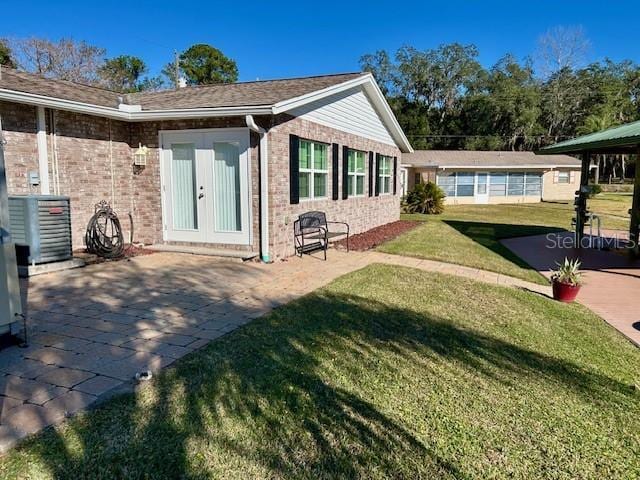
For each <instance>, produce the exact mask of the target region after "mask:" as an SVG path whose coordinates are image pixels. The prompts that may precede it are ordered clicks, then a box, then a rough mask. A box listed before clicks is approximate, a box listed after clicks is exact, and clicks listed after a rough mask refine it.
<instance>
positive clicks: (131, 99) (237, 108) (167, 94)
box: [0, 67, 412, 152]
mask: <svg viewBox="0 0 640 480" xmlns="http://www.w3.org/2000/svg"><path fill="white" fill-rule="evenodd" d="M357 88H361V89H363V90H364V92H365V93H366V94H367V96H368V97H369V99H370V100H371V103H372V105H373V107H374V108H375V109H376V111H377V112H378V114H379V115H380V118H381V120H382V121H383V122H384V123H385V126H386V128H387V129H388V130H389V132H390V133H391V135H392V136H393V139H394V141H395V143H396V145H398V146H399V147H400V149H401V150H402V151H406V152H410V151H412V148H411V144H410V143H409V140H408V139H407V137H406V136H405V134H404V132H403V131H402V128H401V127H400V124H399V123H398V120H397V119H396V118H395V115H394V114H393V111H392V110H391V107H389V104H388V103H387V101H386V99H385V98H384V95H383V94H382V92H381V91H380V88H379V87H378V85H377V84H376V82H375V80H374V78H373V76H372V75H371V74H370V73H362V72H360V73H342V74H336V75H320V76H315V77H301V78H287V79H281V80H258V81H255V82H239V83H230V84H223V85H200V86H194V87H184V88H179V89H177V90H162V91H158V92H138V93H130V94H122V93H119V92H114V91H111V90H107V89H104V88H100V87H94V86H89V85H82V84H79V83H74V82H69V81H65V80H53V79H50V78H45V77H42V76H39V75H33V74H29V73H24V72H19V71H16V70H13V69H9V68H6V67H2V68H0V100H5V101H9V102H16V103H25V104H29V105H37V106H39V107H46V108H53V109H60V110H68V111H72V112H78V113H85V114H89V115H98V116H102V117H106V118H112V119H116V120H124V121H131V122H135V121H153V120H175V119H184V118H207V117H216V116H218V117H221V116H234V115H277V114H279V113H283V112H288V111H291V110H292V109H294V108H297V107H300V106H303V105H310V104H312V103H313V102H317V101H320V100H322V99H324V98H328V99H330V98H331V97H332V96H335V95H337V94H338V93H341V92H346V91H352V89H357Z"/></svg>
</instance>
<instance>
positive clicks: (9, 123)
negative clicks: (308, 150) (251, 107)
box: [0, 102, 260, 251]
mask: <svg viewBox="0 0 640 480" xmlns="http://www.w3.org/2000/svg"><path fill="white" fill-rule="evenodd" d="M46 112H47V115H46V118H47V132H48V135H47V150H48V154H49V168H50V173H49V176H50V184H51V189H50V190H51V193H54V192H55V191H56V190H55V185H56V176H55V175H54V172H53V168H52V166H53V164H54V161H53V160H54V151H55V152H56V154H57V162H58V176H57V178H58V185H59V187H58V188H59V193H60V194H61V195H67V196H69V197H70V199H71V211H72V235H73V245H74V248H82V247H83V246H84V233H85V229H86V226H87V223H88V221H89V219H90V218H91V216H92V215H93V212H94V206H95V204H96V203H97V202H99V201H100V200H107V201H109V202H110V203H111V205H112V206H113V207H114V209H115V211H116V213H118V215H119V216H120V219H121V223H122V226H123V228H124V230H125V232H124V233H125V240H126V241H128V239H129V219H128V215H127V214H128V213H129V212H130V213H131V214H132V216H133V221H134V231H135V237H134V241H135V242H142V243H145V244H153V243H159V242H162V205H161V195H160V161H159V155H158V152H159V149H158V134H159V131H160V130H180V129H197V128H223V127H242V126H245V124H244V118H240V117H235V118H222V119H196V120H181V121H165V122H145V123H126V122H120V121H116V120H109V119H106V118H101V117H95V116H90V115H84V114H77V113H72V112H66V111H59V110H56V111H54V113H53V117H51V116H50V111H49V110H48V109H47V111H46ZM0 116H1V118H2V124H3V129H4V130H5V137H6V139H7V141H8V144H7V147H6V149H5V157H6V158H5V161H6V165H7V176H8V186H9V193H10V194H24V193H40V189H39V187H36V188H35V189H33V188H32V189H30V188H29V185H28V172H29V171H32V170H35V171H38V146H37V139H36V131H37V124H36V108H35V107H31V106H26V105H20V104H15V103H8V102H0ZM52 120H53V122H52ZM53 130H55V149H54V136H53V135H52V131H53ZM139 143H142V144H143V145H146V146H147V147H149V149H150V154H149V157H148V159H147V165H146V167H144V168H139V167H134V166H133V150H135V149H136V148H137V147H138V144H139ZM257 143H258V137H257V135H255V134H252V135H251V147H252V149H251V178H252V184H253V185H252V196H253V198H252V214H253V215H252V216H253V239H254V242H253V245H252V246H251V247H250V248H251V249H254V250H256V251H257V250H258V249H259V233H260V232H259V225H258V222H259V215H258V205H259V189H258V153H257ZM210 246H212V247H228V246H227V245H219V244H210ZM231 248H244V249H247V247H238V246H232V247H231Z"/></svg>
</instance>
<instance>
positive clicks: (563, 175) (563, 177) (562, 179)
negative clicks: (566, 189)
mask: <svg viewBox="0 0 640 480" xmlns="http://www.w3.org/2000/svg"><path fill="white" fill-rule="evenodd" d="M570 180H571V175H570V174H569V172H558V183H570Z"/></svg>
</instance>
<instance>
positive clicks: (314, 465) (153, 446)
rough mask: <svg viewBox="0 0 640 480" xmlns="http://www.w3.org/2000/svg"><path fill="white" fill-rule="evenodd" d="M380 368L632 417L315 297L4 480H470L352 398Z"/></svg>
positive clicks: (355, 299)
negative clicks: (542, 387)
mask: <svg viewBox="0 0 640 480" xmlns="http://www.w3.org/2000/svg"><path fill="white" fill-rule="evenodd" d="M141 281H142V282H144V279H141ZM371 361H373V363H369V362H371ZM385 362H386V365H383V366H384V367H385V368H388V369H392V367H393V365H403V364H404V365H413V364H415V363H416V362H417V363H418V365H424V367H425V370H424V372H425V373H424V374H425V375H427V376H428V375H429V373H428V372H429V368H428V367H429V365H430V364H431V363H433V362H438V363H440V362H445V363H447V364H452V365H453V364H455V365H461V366H462V368H463V369H464V370H465V371H466V372H469V374H471V373H472V374H473V375H476V376H478V378H479V379H481V380H479V381H484V380H486V381H493V382H498V383H501V384H504V385H506V386H509V388H511V389H515V388H521V387H518V383H519V379H532V380H535V381H536V382H544V383H546V384H549V385H552V386H553V387H554V388H556V389H557V390H558V391H565V392H567V394H570V395H575V396H577V397H579V398H581V399H582V401H583V402H585V403H587V404H590V403H597V405H598V406H599V407H600V408H607V407H611V408H629V407H630V406H633V404H634V403H635V404H637V398H636V399H635V400H634V398H633V395H634V393H633V392H631V391H630V390H629V388H628V386H627V385H625V384H623V383H621V382H619V381H617V380H615V379H612V378H610V377H608V376H607V375H605V374H602V373H599V372H598V371H597V369H585V368H584V367H581V366H579V365H577V364H575V363H572V362H570V361H567V360H564V359H560V358H557V357H552V356H549V355H546V354H543V353H540V352H537V351H533V350H529V349H527V348H523V347H521V346H518V345H515V344H513V343H510V342H508V341H505V340H504V339H499V338H495V337H493V336H491V335H488V334H486V333H483V332H480V331H477V330H475V329H472V328H465V327H463V326H461V325H456V324H455V323H452V322H451V321H450V320H449V319H448V318H446V317H442V316H439V315H436V314H425V313H420V312H418V311H416V310H414V309H408V308H402V307H398V306H391V305H388V304H385V303H384V302H381V301H377V300H374V299H371V298H364V297H361V296H358V295H351V294H346V293H336V291H331V290H321V291H318V292H315V293H313V294H310V295H308V296H306V297H304V298H302V299H300V300H297V301H295V302H292V303H291V304H289V305H286V306H284V307H281V308H278V309H276V310H275V311H274V312H273V313H272V314H270V315H268V316H266V317H263V318H260V319H258V320H256V321H254V322H253V323H251V324H249V325H246V326H244V327H242V328H241V329H239V330H237V331H235V332H233V333H232V334H230V335H227V336H225V337H223V338H221V339H219V340H217V341H215V342H213V343H212V344H210V345H209V346H208V347H206V348H205V349H203V350H201V351H198V352H196V353H194V354H192V355H190V356H188V357H185V358H184V359H182V360H181V361H179V362H178V363H177V364H176V366H175V367H173V368H171V369H169V370H167V371H165V372H163V373H162V374H160V375H159V376H158V377H157V378H156V379H155V380H154V381H153V382H152V383H151V384H150V385H148V387H147V388H145V389H143V390H142V391H141V392H139V393H138V394H137V395H135V396H134V395H127V396H123V397H120V398H117V399H114V400H113V401H111V402H109V403H108V404H106V405H104V406H103V407H101V408H99V409H98V410H96V411H94V412H90V413H89V414H87V415H84V416H82V417H80V418H77V419H75V420H73V421H71V422H70V423H69V424H68V425H67V426H65V427H64V428H62V429H57V430H49V431H47V432H45V433H44V434H43V435H41V436H39V437H38V438H36V439H34V440H31V441H29V442H27V443H26V444H25V445H24V446H22V447H21V448H19V449H18V451H17V452H15V454H13V455H12V456H11V457H10V459H9V462H11V461H13V464H11V463H5V464H4V466H3V469H4V471H5V474H6V473H7V472H10V473H16V474H17V475H16V476H20V474H25V473H26V472H25V471H24V469H26V468H29V465H31V466H33V465H39V466H40V467H41V468H42V469H43V470H44V471H45V472H47V474H48V475H49V476H51V477H53V478H187V479H192V478H194V479H195V478H217V477H219V476H225V477H238V478H243V477H244V478H253V477H277V478H290V477H296V478H368V477H377V478H389V477H394V478H419V477H423V478H433V477H438V478H461V477H467V476H468V473H464V472H463V471H462V470H461V468H462V466H461V464H460V463H459V462H462V461H463V459H464V456H457V457H456V456H451V457H450V458H449V457H446V456H443V455H442V454H441V453H440V452H439V451H438V450H437V449H436V448H434V446H433V443H431V442H428V441H426V439H425V437H424V436H420V435H419V434H418V433H417V430H416V429H415V428H413V425H412V424H413V422H414V421H415V419H411V418H402V416H400V417H399V416H398V415H397V414H393V413H391V412H392V410H389V409H387V408H385V405H383V404H382V403H381V400H380V398H375V396H374V394H371V396H370V397H368V396H367V394H366V392H374V391H375V389H369V388H368V387H367V382H364V383H363V386H362V388H358V386H357V385H358V383H359V382H360V381H363V378H362V376H363V372H368V371H369V369H371V370H373V371H375V369H376V368H379V367H380V364H384V363H385ZM385 371H386V370H385ZM336 372H339V373H340V374H341V378H337V379H336V378H334V377H333V374H335V373H336ZM366 375H369V373H365V378H366V379H369V378H371V379H372V381H376V379H377V376H375V375H374V376H373V377H368V376H366ZM345 378H347V379H349V382H347V383H345V382H344V379H345ZM482 379H483V380H482ZM411 388H412V385H411V384H408V385H405V386H404V387H403V389H406V390H405V394H408V393H409V390H410V389H411ZM403 389H401V390H400V391H399V392H398V394H399V395H402V391H403ZM636 406H637V405H636ZM427 407H428V406H427ZM452 441H454V439H452ZM454 447H455V445H454ZM572 448H574V447H572ZM454 449H455V448H454ZM458 455H459V452H458ZM455 458H457V460H455ZM21 462H22V463H21ZM21 465H22V467H21ZM12 467H14V468H15V470H14V471H13V472H12V471H11V468H12ZM21 468H22V470H21ZM0 471H1V470H0Z"/></svg>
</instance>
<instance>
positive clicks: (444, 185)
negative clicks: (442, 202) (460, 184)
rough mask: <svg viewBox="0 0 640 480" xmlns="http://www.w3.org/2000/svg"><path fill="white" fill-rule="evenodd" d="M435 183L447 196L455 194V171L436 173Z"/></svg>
mask: <svg viewBox="0 0 640 480" xmlns="http://www.w3.org/2000/svg"><path fill="white" fill-rule="evenodd" d="M436 183H437V184H438V186H439V187H440V188H441V189H442V191H443V192H444V194H445V195H446V196H447V197H455V196H456V174H455V173H438V176H437V177H436Z"/></svg>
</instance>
